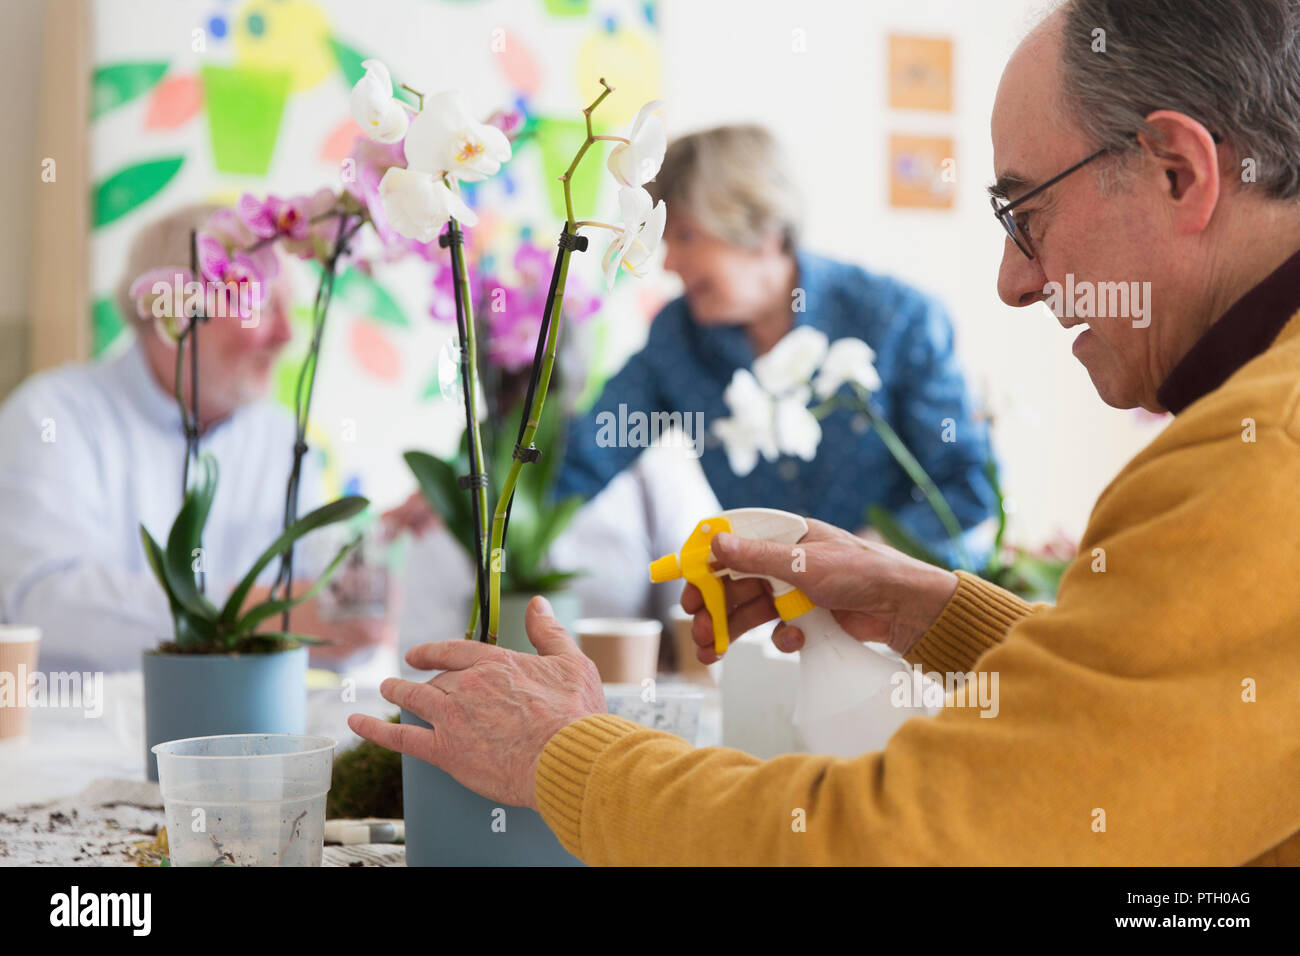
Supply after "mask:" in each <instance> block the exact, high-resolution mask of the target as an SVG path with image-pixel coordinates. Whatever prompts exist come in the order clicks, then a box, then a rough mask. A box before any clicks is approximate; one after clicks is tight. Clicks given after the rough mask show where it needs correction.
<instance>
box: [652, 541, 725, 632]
mask: <svg viewBox="0 0 1300 956" xmlns="http://www.w3.org/2000/svg"><path fill="white" fill-rule="evenodd" d="M720 531H726V532H727V533H728V534H730V533H731V522H730V521H728V520H727V519H726V518H723V517H716V518H705V519H704V520H703V521H701V522H700V523H699V524H697V525H696V526H695V530H694V531H692V532H691V536H690V537H689V538H687V539H686V543H685V544H684V545H682V550H681V554H680V555H677V554H665V555H664V556H663V557H662V558H659V559H658V560H656V561H654V562H652V563H651V565H650V580H651V581H652V582H653V583H655V584H658V583H660V582H662V581H676V580H677V579H678V578H685V579H686V580H687V581H689V582H690V583H691V584H694V585H695V586H696V587H697V588H699V589H700V594H702V595H703V596H704V606H705V607H706V608H707V609H708V611H709V616H710V617H711V618H713V650H714V651H715V652H716V653H717V654H718V656H719V657H721V656H722V655H723V654H724V653H726V650H727V645H728V644H730V643H731V641H730V637H729V635H728V632H727V595H726V592H725V591H724V590H723V587H722V581H721V580H719V579H718V578H717V577H716V576H715V575H714V573H713V568H712V567H710V566H709V557H710V554H711V552H710V548H711V547H712V546H713V536H714V535H715V534H717V533H718V532H720Z"/></svg>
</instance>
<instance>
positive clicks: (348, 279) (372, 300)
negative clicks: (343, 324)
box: [334, 266, 411, 329]
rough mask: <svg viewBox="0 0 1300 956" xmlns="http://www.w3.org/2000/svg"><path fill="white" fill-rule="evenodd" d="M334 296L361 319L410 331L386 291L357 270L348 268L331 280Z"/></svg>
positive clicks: (397, 306)
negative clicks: (332, 281) (373, 320)
mask: <svg viewBox="0 0 1300 956" xmlns="http://www.w3.org/2000/svg"><path fill="white" fill-rule="evenodd" d="M334 295H335V296H337V297H338V298H339V300H340V301H341V302H343V303H345V304H346V305H347V307H348V308H349V309H351V310H352V311H354V312H356V313H357V314H359V315H360V316H362V317H363V318H369V319H375V320H376V321H379V322H382V323H384V324H385V325H395V326H397V327H399V328H403V329H405V328H410V326H411V323H410V320H409V319H407V317H406V313H405V312H403V311H402V307H401V306H400V305H398V304H397V301H396V300H395V299H394V298H393V297H392V296H391V295H389V294H388V290H387V289H385V288H384V287H383V286H382V285H380V284H379V283H378V282H377V281H375V279H374V277H373V276H370V275H367V274H366V273H364V272H362V271H361V270H360V269H357V268H355V267H352V266H349V267H348V268H347V269H345V270H344V271H343V273H342V274H341V275H340V276H339V277H338V278H337V279H336V280H334Z"/></svg>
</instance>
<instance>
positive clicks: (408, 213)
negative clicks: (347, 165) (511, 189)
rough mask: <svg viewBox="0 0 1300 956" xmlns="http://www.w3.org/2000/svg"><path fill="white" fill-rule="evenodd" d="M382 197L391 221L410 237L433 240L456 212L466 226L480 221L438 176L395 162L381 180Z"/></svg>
mask: <svg viewBox="0 0 1300 956" xmlns="http://www.w3.org/2000/svg"><path fill="white" fill-rule="evenodd" d="M379 199H380V201H381V202H382V203H383V206H384V215H385V216H387V217H388V222H389V225H391V226H392V227H393V228H394V229H396V230H397V231H398V232H399V233H401V234H402V235H403V236H406V237H407V238H408V239H414V240H416V241H417V242H432V241H433V240H434V239H435V238H437V236H438V233H440V232H442V227H443V225H444V224H445V223H446V222H447V220H448V219H449V218H450V217H452V216H455V217H456V219H458V220H460V222H462V223H464V224H465V225H467V226H473V225H475V224H476V223H477V222H478V216H476V215H475V214H474V210H472V209H470V208H469V206H467V205H466V204H465V201H464V200H463V199H461V198H460V197H459V196H458V195H456V194H455V193H454V192H452V190H451V189H449V188H448V187H447V185H446V183H444V182H442V181H441V180H440V179H438V178H437V177H436V176H433V175H432V174H430V173H422V172H417V171H415V170H411V169H402V168H401V167H400V166H394V167H392V168H391V169H389V170H388V172H386V173H384V178H383V179H381V180H380V181H379Z"/></svg>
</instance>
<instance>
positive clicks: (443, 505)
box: [402, 451, 474, 564]
mask: <svg viewBox="0 0 1300 956" xmlns="http://www.w3.org/2000/svg"><path fill="white" fill-rule="evenodd" d="M402 458H404V459H405V460H406V465H407V467H408V468H410V469H411V474H413V475H415V480H416V483H417V484H419V486H420V493H421V494H423V495H424V500H425V501H427V502H428V503H429V507H430V508H432V509H433V510H434V511H435V512H436V513H437V514H438V515H440V516H441V517H442V520H443V522H444V523H445V524H446V525H447V530H448V531H450V532H451V534H452V537H454V538H455V539H456V540H457V541H459V542H460V546H461V547H462V548H464V549H465V553H466V554H467V555H469V556H470V563H471V564H472V563H473V561H474V513H473V510H472V506H471V504H470V500H469V494H468V493H467V492H466V491H464V490H463V489H462V488H461V487H460V485H459V483H458V482H457V480H456V474H457V472H456V469H455V468H454V467H453V466H452V465H450V464H448V463H447V462H445V461H443V460H442V459H441V458H436V457H434V456H433V455H430V454H429V453H428V452H427V451H408V452H405V453H404V454H403V455H402Z"/></svg>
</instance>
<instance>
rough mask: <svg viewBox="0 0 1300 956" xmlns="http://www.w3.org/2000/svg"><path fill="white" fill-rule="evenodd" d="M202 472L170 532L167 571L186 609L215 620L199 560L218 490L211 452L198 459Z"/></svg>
mask: <svg viewBox="0 0 1300 956" xmlns="http://www.w3.org/2000/svg"><path fill="white" fill-rule="evenodd" d="M198 467H199V470H200V471H199V475H198V477H197V478H196V480H195V482H194V484H193V485H192V486H191V487H190V489H189V490H188V491H187V492H186V493H185V500H184V502H183V503H182V504H181V510H180V512H179V513H178V514H177V515H176V521H175V522H174V523H173V524H172V528H171V533H170V534H169V535H168V536H167V548H166V550H165V551H164V552H163V564H162V569H163V573H164V574H165V575H166V576H167V582H168V584H169V586H170V587H169V589H168V590H169V593H170V594H171V596H172V597H173V598H174V599H175V600H176V603H177V604H179V605H180V606H181V607H182V608H183V609H185V610H186V611H188V612H189V613H190V614H191V615H193V616H194V617H197V618H200V619H203V620H206V621H209V622H211V621H215V620H216V617H217V608H216V605H214V604H213V603H212V602H211V601H209V600H208V599H207V597H206V596H205V595H204V594H203V593H202V592H200V591H199V587H198V581H197V576H196V575H197V572H196V571H195V569H194V563H195V561H196V560H198V561H202V558H203V553H202V548H203V527H204V525H206V524H207V522H208V513H209V512H210V511H211V510H212V499H213V497H214V496H215V495H216V493H217V462H216V459H214V458H213V457H212V456H211V455H203V456H202V457H200V458H199V461H198Z"/></svg>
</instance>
